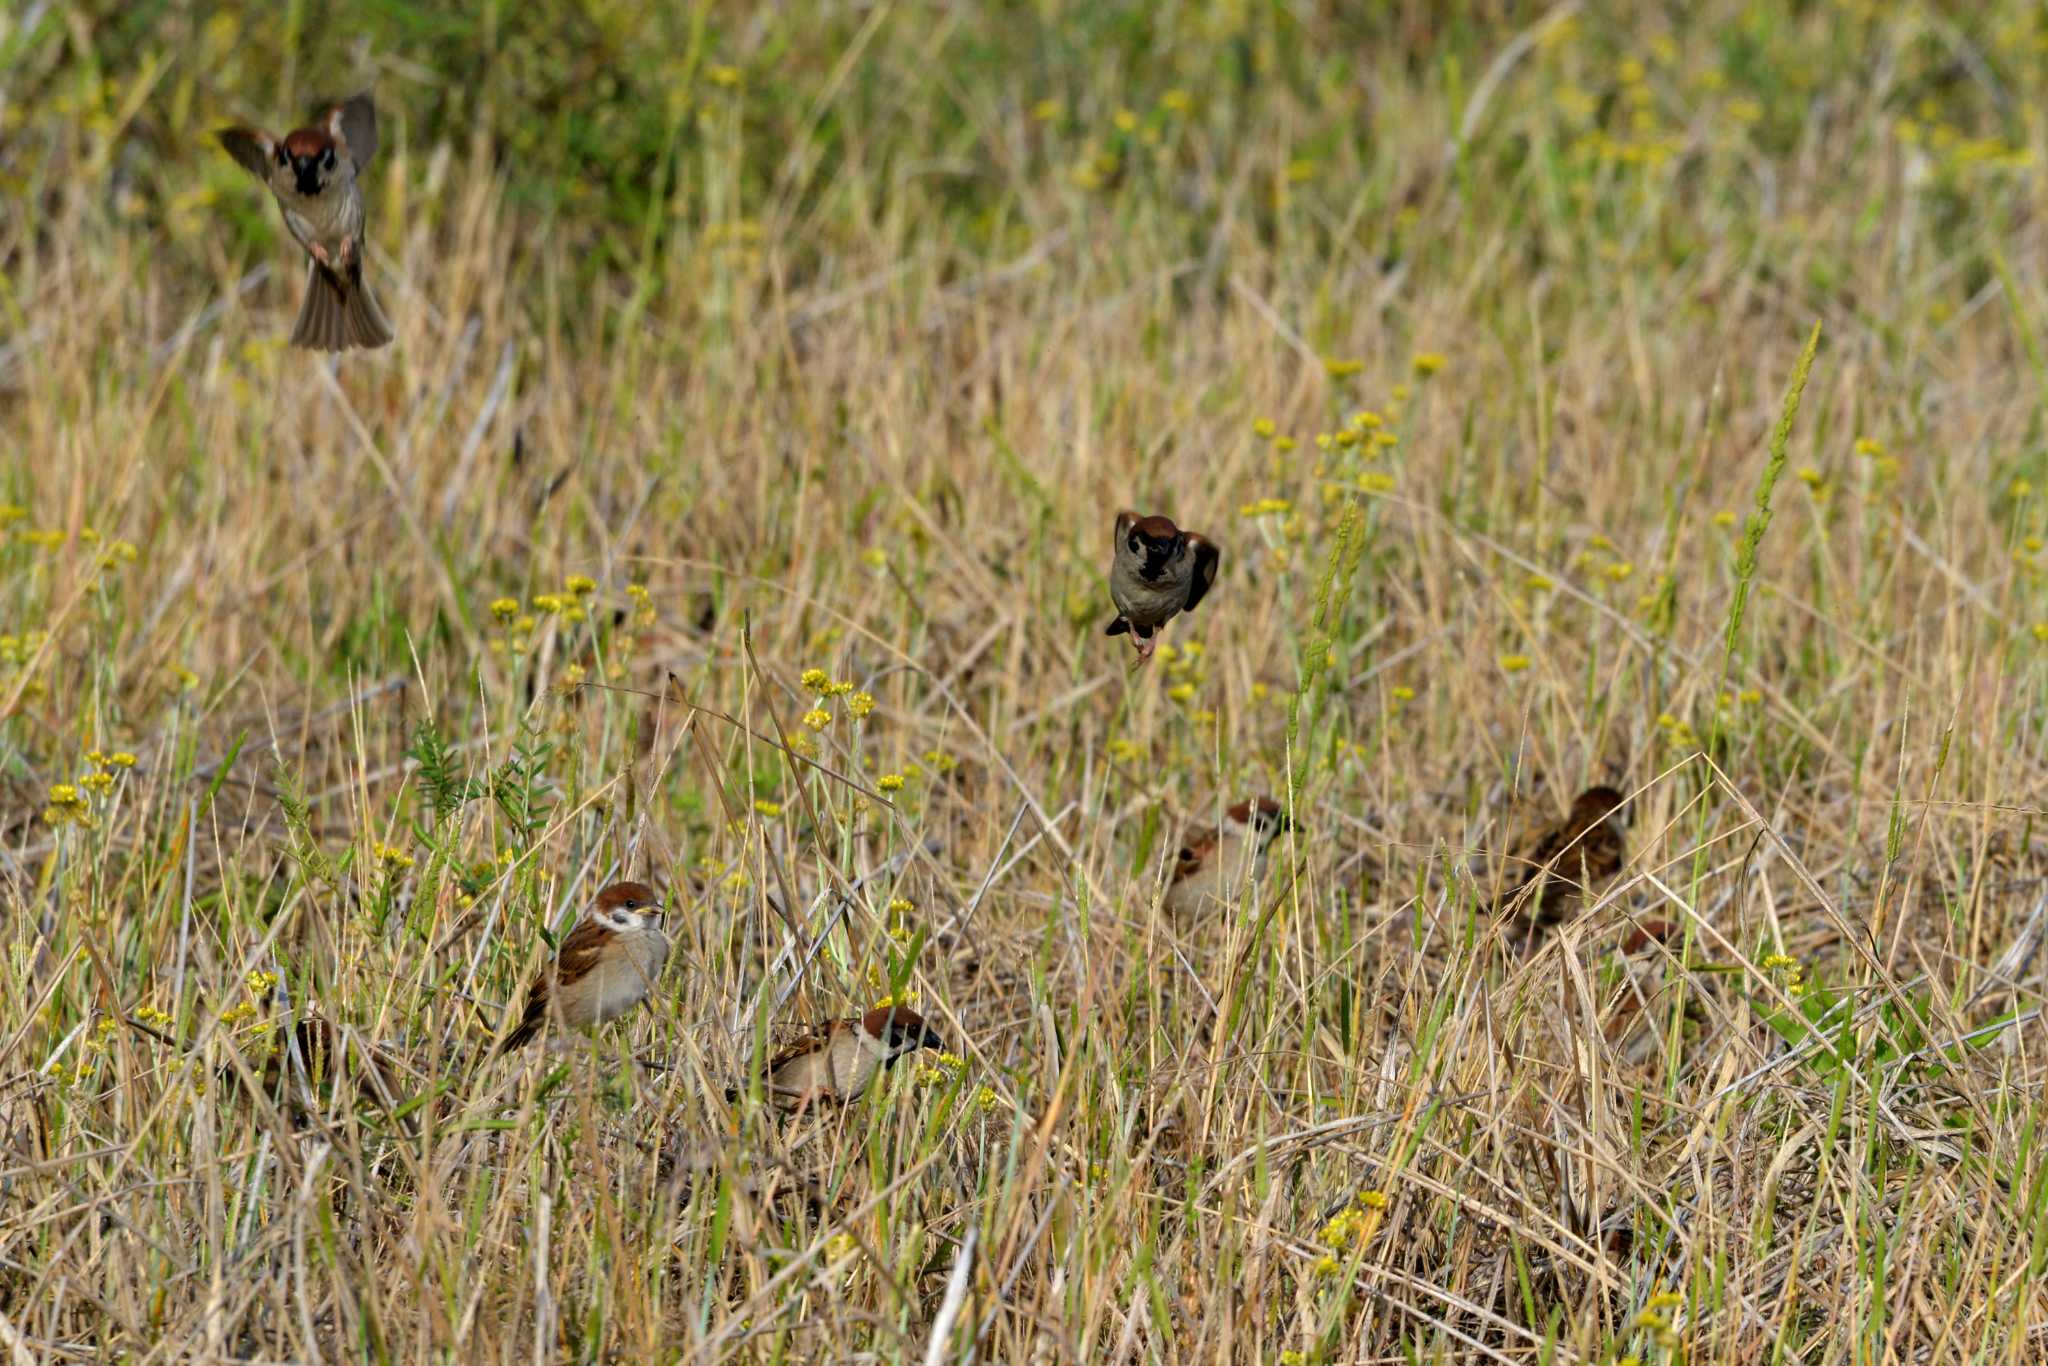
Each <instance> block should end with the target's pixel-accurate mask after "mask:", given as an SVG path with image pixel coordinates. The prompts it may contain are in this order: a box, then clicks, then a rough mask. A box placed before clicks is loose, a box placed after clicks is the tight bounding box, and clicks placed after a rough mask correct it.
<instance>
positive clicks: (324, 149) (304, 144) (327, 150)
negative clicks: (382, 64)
mask: <svg viewBox="0 0 2048 1366" xmlns="http://www.w3.org/2000/svg"><path fill="white" fill-rule="evenodd" d="M219 137H220V145H221V146H223V147H225V148H226V149H227V152H228V155H229V156H231V157H233V158H234V159H235V160H236V161H239V162H240V163H242V167H243V169H244V170H246V171H248V172H249V174H250V175H253V176H255V177H256V178H257V179H258V180H260V181H262V182H263V183H264V184H265V185H267V186H269V187H270V192H271V194H273V195H275V196H276V197H277V206H278V208H280V209H282V210H283V211H284V225H285V226H286V227H287V228H289V229H291V234H292V236H294V237H296V238H298V239H299V245H301V246H303V247H304V248H305V249H306V253H307V255H309V256H310V257H311V258H312V260H311V261H310V262H309V263H308V266H307V271H306V299H305V302H304V303H303V304H301V305H300V306H299V321H298V325H297V326H295V327H294V328H292V345H294V346H304V347H308V348H310V349H312V350H314V351H346V350H348V349H349V348H350V347H352V346H369V347H375V346H383V345H384V344H385V343H387V342H389V341H390V340H391V324H390V323H388V322H386V321H385V319H384V314H383V311H382V310H381V309H379V308H378V307H377V300H376V299H375V298H374V297H372V295H371V294H370V287H369V286H368V285H367V284H365V283H364V282H363V191H362V187H361V186H360V185H359V184H357V177H358V176H359V175H360V174H361V173H362V170H363V167H364V166H366V165H368V164H369V160H370V158H371V157H372V156H374V155H376V152H377V110H376V108H375V106H373V105H372V104H371V103H370V97H369V96H368V95H357V96H355V97H354V98H353V99H348V100H343V101H342V102H341V103H340V104H337V105H335V106H334V107H332V108H331V109H328V110H327V111H325V112H324V113H323V114H321V115H320V119H319V122H317V123H313V124H309V125H308V126H306V127H304V128H295V129H293V130H292V131H291V132H289V133H287V134H285V135H284V137H282V138H276V137H272V136H271V135H270V134H269V133H267V132H265V131H264V130H262V129H261V128H223V129H222V130H221V131H220V134H219Z"/></svg>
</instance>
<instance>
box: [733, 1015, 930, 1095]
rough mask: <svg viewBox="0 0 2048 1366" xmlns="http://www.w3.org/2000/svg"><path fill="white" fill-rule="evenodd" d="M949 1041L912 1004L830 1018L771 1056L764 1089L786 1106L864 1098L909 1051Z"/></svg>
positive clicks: (913, 1051)
mask: <svg viewBox="0 0 2048 1366" xmlns="http://www.w3.org/2000/svg"><path fill="white" fill-rule="evenodd" d="M945 1046H946V1043H945V1040H944V1039H941V1038H940V1037H939V1034H938V1031H936V1030H934V1029H933V1028H932V1027H931V1026H930V1025H928V1024H926V1023H925V1022H924V1016H922V1015H920V1014H918V1013H917V1012H916V1011H914V1010H912V1009H911V1008H910V1007H908V1006H879V1007H877V1008H875V1009H874V1010H870V1011H869V1012H868V1013H867V1014H865V1015H863V1016H861V1017H860V1018H859V1019H857V1020H828V1021H826V1022H825V1023H824V1024H820V1025H813V1026H812V1027H811V1028H810V1029H809V1030H807V1031H806V1032H805V1033H804V1035H803V1037H802V1038H800V1039H798V1040H797V1041H796V1042H795V1043H792V1044H791V1045H790V1046H789V1047H787V1048H785V1049H783V1050H782V1051H781V1052H779V1053H777V1054H776V1055H775V1056H774V1057H773V1058H771V1059H770V1060H769V1062H768V1072H767V1076H766V1078H765V1085H764V1086H763V1087H762V1090H763V1093H764V1094H766V1096H767V1097H768V1099H769V1100H770V1101H771V1102H773V1103H774V1104H775V1105H777V1106H780V1107H782V1108H783V1109H790V1110H793V1109H797V1108H799V1107H802V1106H805V1105H809V1104H811V1103H812V1102H814V1101H820V1100H837V1101H852V1100H858V1099H860V1097H861V1096H862V1094H864V1093H865V1092H866V1091H867V1089H868V1087H869V1086H870V1085H871V1084H873V1082H874V1080H875V1075H876V1074H877V1073H878V1072H880V1071H881V1070H882V1069H883V1068H885V1067H887V1066H889V1065H890V1064H891V1063H893V1062H895V1061H896V1060H897V1059H898V1058H900V1057H902V1056H904V1055H905V1054H906V1053H915V1052H916V1051H917V1050H918V1049H920V1048H940V1049H943V1048H944V1047H945Z"/></svg>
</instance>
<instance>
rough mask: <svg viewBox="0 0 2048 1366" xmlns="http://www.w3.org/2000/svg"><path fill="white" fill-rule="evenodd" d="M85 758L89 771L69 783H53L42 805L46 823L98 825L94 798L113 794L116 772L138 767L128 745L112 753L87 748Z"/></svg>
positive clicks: (89, 827)
mask: <svg viewBox="0 0 2048 1366" xmlns="http://www.w3.org/2000/svg"><path fill="white" fill-rule="evenodd" d="M85 762H86V764H87V765H88V766H89V768H90V771H89V772H87V773H83V774H81V775H79V777H78V778H76V779H75V780H73V781H71V782H68V783H52V784H50V791H49V795H48V797H47V798H46V801H47V805H45V806H44V808H43V820H44V822H45V823H47V824H49V825H58V826H63V825H78V826H83V827H85V828H87V829H91V828H92V827H93V826H95V825H97V824H98V823H99V817H98V815H97V814H96V813H95V812H94V811H93V806H92V799H93V798H95V797H97V798H102V799H104V798H105V797H107V796H108V795H110V794H111V793H112V792H113V790H114V782H115V778H116V776H117V774H118V773H122V772H126V771H127V770H128V769H131V768H133V767H135V756H134V755H133V754H130V753H129V752H128V751H127V750H125V749H122V750H116V751H114V752H113V753H111V754H109V753H106V752H105V751H103V750H97V749H93V750H87V751H86V753H85Z"/></svg>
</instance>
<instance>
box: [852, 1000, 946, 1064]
mask: <svg viewBox="0 0 2048 1366" xmlns="http://www.w3.org/2000/svg"><path fill="white" fill-rule="evenodd" d="M860 1027H861V1028H862V1029H863V1030H865V1031H866V1032H867V1034H868V1036H869V1037H871V1038H876V1039H880V1040H881V1041H882V1042H883V1043H885V1044H887V1045H888V1046H889V1050H890V1051H891V1052H892V1053H893V1052H903V1053H907V1052H910V1051H911V1050H912V1049H917V1048H944V1047H945V1046H946V1041H945V1040H944V1039H942V1038H940V1037H939V1034H938V1031H937V1030H935V1029H933V1028H932V1027H931V1026H930V1025H928V1024H926V1023H925V1022H924V1016H922V1015H920V1014H918V1013H917V1012H916V1011H914V1010H912V1009H911V1008H910V1007H909V1006H878V1007H876V1008H875V1009H873V1010H870V1011H869V1012H868V1013H867V1014H865V1015H863V1016H861V1017H860Z"/></svg>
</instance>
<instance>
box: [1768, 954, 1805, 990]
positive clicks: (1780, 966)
mask: <svg viewBox="0 0 2048 1366" xmlns="http://www.w3.org/2000/svg"><path fill="white" fill-rule="evenodd" d="M1757 966H1759V967H1761V968H1762V969H1763V970H1764V971H1765V972H1782V973H1784V974H1785V992H1786V994H1787V995H1789V996H1801V995H1804V994H1805V992H1806V970H1805V969H1804V968H1802V967H1800V966H1799V960H1798V959H1797V958H1794V957H1792V956H1791V955H1790V954H1786V953H1773V954H1767V955H1765V957H1764V960H1763V962H1761V963H1759V964H1758V965H1757Z"/></svg>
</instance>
